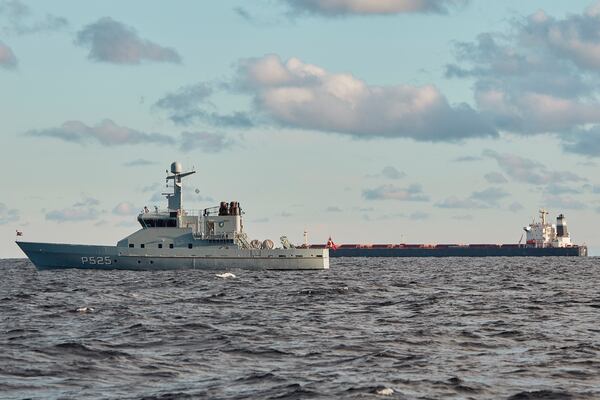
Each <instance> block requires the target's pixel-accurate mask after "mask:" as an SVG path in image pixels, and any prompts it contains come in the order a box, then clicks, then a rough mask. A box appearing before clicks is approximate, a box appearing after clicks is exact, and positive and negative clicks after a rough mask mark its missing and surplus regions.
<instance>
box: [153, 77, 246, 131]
mask: <svg viewBox="0 0 600 400" xmlns="http://www.w3.org/2000/svg"><path fill="white" fill-rule="evenodd" d="M212 94H213V89H212V87H211V86H210V85H209V84H206V83H197V84H194V85H189V86H183V87H181V88H179V89H178V90H177V91H175V92H173V93H167V94H166V95H165V96H163V97H162V98H161V99H159V100H158V101H157V102H156V103H155V104H154V106H155V107H157V108H159V109H162V110H165V111H167V112H168V114H169V119H170V120H171V121H173V122H174V123H175V124H177V125H191V124H193V123H194V122H196V121H204V122H207V123H209V124H211V125H214V126H221V127H232V128H250V127H252V126H254V122H253V121H252V118H251V117H250V116H249V115H248V114H247V113H244V112H234V113H232V114H220V113H217V112H215V111H212V110H207V108H214V105H213V104H212V103H211V102H210V100H209V97H210V96H211V95H212Z"/></svg>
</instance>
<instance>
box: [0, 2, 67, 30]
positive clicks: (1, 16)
mask: <svg viewBox="0 0 600 400" xmlns="http://www.w3.org/2000/svg"><path fill="white" fill-rule="evenodd" d="M68 24H69V22H68V21H67V19H66V18H64V17H57V16H54V15H52V14H46V15H45V17H44V18H41V19H40V18H35V15H34V13H33V12H32V11H31V9H30V8H29V7H28V6H27V5H26V4H25V3H23V2H21V1H19V0H5V1H0V27H1V28H2V31H3V32H4V33H7V34H14V35H26V34H32V33H40V32H52V31H56V30H59V29H62V28H65V27H66V26H67V25H68Z"/></svg>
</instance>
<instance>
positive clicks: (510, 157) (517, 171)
mask: <svg viewBox="0 0 600 400" xmlns="http://www.w3.org/2000/svg"><path fill="white" fill-rule="evenodd" d="M483 155H484V156H485V157H489V158H493V159H495V160H496V162H498V166H499V167H500V168H501V169H502V170H503V171H504V172H505V173H506V175H508V176H509V177H510V178H512V179H514V180H515V181H517V182H523V183H531V184H534V185H546V184H550V183H561V182H581V181H584V180H585V179H584V178H581V177H580V176H578V175H576V174H575V173H573V172H570V171H555V170H550V169H548V168H547V167H546V166H545V165H544V164H542V163H540V162H537V161H535V160H533V159H530V158H523V157H520V156H517V155H514V154H500V153H497V152H495V151H493V150H485V151H484V152H483Z"/></svg>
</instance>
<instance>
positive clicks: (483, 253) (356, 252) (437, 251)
mask: <svg viewBox="0 0 600 400" xmlns="http://www.w3.org/2000/svg"><path fill="white" fill-rule="evenodd" d="M586 256H587V247H585V246H574V247H557V248H552V247H544V248H535V247H518V246H510V247H508V246H497V247H491V246H490V247H468V246H464V247H445V248H439V247H431V248H341V249H340V248H338V249H336V250H333V249H330V250H329V257H332V258H336V257H586Z"/></svg>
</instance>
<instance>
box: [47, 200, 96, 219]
mask: <svg viewBox="0 0 600 400" xmlns="http://www.w3.org/2000/svg"><path fill="white" fill-rule="evenodd" d="M99 204H100V202H99V201H98V200H96V199H94V198H92V197H86V198H84V199H83V200H81V201H78V202H76V203H75V204H73V206H72V207H69V208H63V209H60V210H51V211H49V212H47V213H46V219H47V220H48V221H56V222H59V223H62V222H79V221H91V220H95V219H97V218H98V217H99V216H100V214H101V212H100V211H98V209H97V208H96V206H97V205H99Z"/></svg>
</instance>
